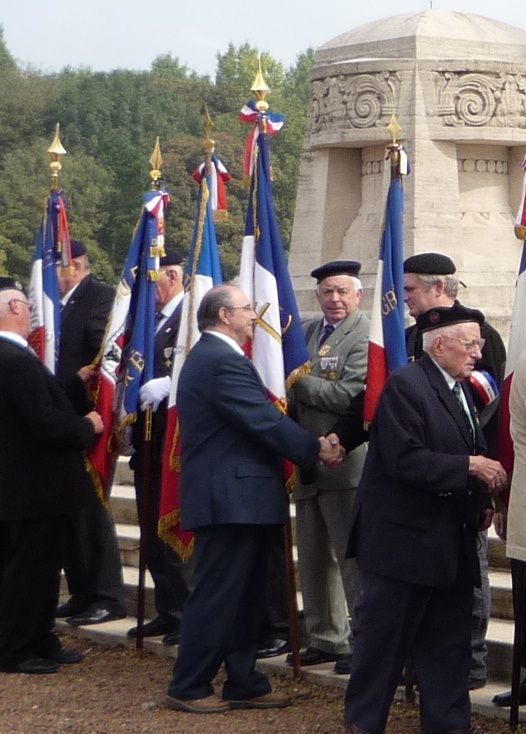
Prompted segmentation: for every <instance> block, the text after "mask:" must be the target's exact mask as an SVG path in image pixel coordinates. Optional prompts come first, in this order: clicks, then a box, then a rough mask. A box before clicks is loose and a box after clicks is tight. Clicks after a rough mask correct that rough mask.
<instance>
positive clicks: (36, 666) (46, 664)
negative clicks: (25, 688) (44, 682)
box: [11, 658, 60, 675]
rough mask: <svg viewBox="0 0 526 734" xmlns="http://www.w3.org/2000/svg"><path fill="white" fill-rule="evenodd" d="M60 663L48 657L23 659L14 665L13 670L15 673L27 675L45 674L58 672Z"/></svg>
mask: <svg viewBox="0 0 526 734" xmlns="http://www.w3.org/2000/svg"><path fill="white" fill-rule="evenodd" d="M59 668H60V665H59V664H58V663H57V662H55V661H53V660H48V659H47V658H46V659H45V658H28V659H27V660H21V661H20V662H19V663H16V664H15V665H13V667H12V668H11V670H12V671H13V672H14V673H25V674H26V675H45V674H46V673H56V672H57V670H58V669H59Z"/></svg>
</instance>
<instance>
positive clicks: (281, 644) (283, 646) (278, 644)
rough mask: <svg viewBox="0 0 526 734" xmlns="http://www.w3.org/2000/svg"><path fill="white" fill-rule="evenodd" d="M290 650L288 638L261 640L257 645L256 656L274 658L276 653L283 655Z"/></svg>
mask: <svg viewBox="0 0 526 734" xmlns="http://www.w3.org/2000/svg"><path fill="white" fill-rule="evenodd" d="M289 650H290V645H289V643H288V640H282V639H280V638H279V637H276V639H273V640H263V642H262V643H260V644H259V645H258V651H257V657H258V658H274V657H276V655H283V654H284V653H286V652H288V651H289Z"/></svg>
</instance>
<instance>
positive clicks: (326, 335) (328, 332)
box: [318, 324, 334, 347]
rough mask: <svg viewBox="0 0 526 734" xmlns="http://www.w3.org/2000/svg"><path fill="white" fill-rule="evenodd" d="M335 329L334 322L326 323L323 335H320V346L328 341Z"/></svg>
mask: <svg viewBox="0 0 526 734" xmlns="http://www.w3.org/2000/svg"><path fill="white" fill-rule="evenodd" d="M333 331H334V326H333V325H332V324H325V326H324V327H323V331H322V334H321V337H320V341H319V343H318V347H321V345H322V344H323V342H325V341H327V339H328V338H329V337H330V335H331V334H332V332H333Z"/></svg>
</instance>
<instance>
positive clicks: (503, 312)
mask: <svg viewBox="0 0 526 734" xmlns="http://www.w3.org/2000/svg"><path fill="white" fill-rule="evenodd" d="M525 69H526V32H525V31H522V30H520V29H518V28H514V27H512V26H508V25H506V24H503V23H499V22H497V21H493V20H489V19H487V18H482V17H480V16H474V15H466V14H463V13H457V12H436V11H426V12H422V13H418V14H414V15H402V16H395V17H393V18H386V19H383V20H381V21H378V22H375V23H370V24H368V25H366V26H363V27H361V28H358V29H356V30H354V31H351V32H349V33H345V34H343V35H342V36H339V37H338V38H336V39H334V40H333V41H330V42H329V43H327V44H326V45H325V46H322V47H321V48H320V49H318V51H317V53H316V57H315V66H314V70H313V73H312V82H311V112H310V128H309V134H308V135H307V138H306V146H305V150H304V154H303V158H302V161H301V168H300V179H299V186H298V196H297V203H296V212H295V219H294V228H293V233H292V243H291V252H290V260H289V262H290V270H291V273H292V276H293V280H294V286H295V288H296V292H297V294H298V302H299V306H300V310H301V311H302V312H303V313H304V314H306V315H307V314H309V313H311V312H312V311H316V304H315V300H314V298H313V281H312V279H311V278H310V277H309V273H310V271H311V270H312V269H313V268H314V267H316V266H318V265H319V264H320V263H322V262H324V261H327V260H332V259H340V258H341V259H347V258H348V259H357V260H360V261H361V262H362V280H363V283H364V286H365V299H364V306H365V308H368V307H369V306H370V303H371V299H372V292H371V291H372V288H373V286H374V279H375V273H376V266H377V260H378V252H379V244H380V237H381V231H382V221H383V216H384V210H385V199H386V194H387V187H388V184H389V166H388V165H386V164H385V145H386V144H387V143H388V142H390V137H389V134H388V132H387V130H386V125H387V124H388V123H389V120H390V118H391V114H392V113H393V112H395V113H396V115H397V118H398V122H399V124H400V127H401V129H402V132H401V136H402V140H403V142H404V145H405V148H406V150H407V153H408V155H409V159H410V161H411V167H412V172H411V174H410V175H409V176H407V177H406V178H405V179H404V186H405V215H404V239H405V256H406V257H407V256H409V255H411V254H413V253H417V252H425V251H430V250H434V251H437V252H442V253H444V254H447V255H449V256H450V257H452V258H453V260H454V261H455V263H456V265H457V269H458V271H459V275H460V278H461V279H462V280H463V281H464V282H466V283H467V284H468V286H469V287H468V288H467V289H465V290H464V289H462V293H461V294H460V295H461V300H462V301H463V302H464V303H466V304H467V305H471V306H477V307H479V308H481V309H482V310H484V311H485V313H486V314H487V316H488V318H489V320H490V321H491V322H492V323H493V324H494V325H495V326H496V327H497V328H499V329H500V330H501V332H502V334H503V335H504V336H506V335H507V330H508V327H509V319H510V316H511V308H512V304H513V296H514V283H515V279H516V275H517V268H518V264H519V258H520V253H521V248H522V244H521V242H519V241H518V240H517V239H516V238H515V236H514V233H513V222H514V217H515V211H516V209H517V207H518V204H519V199H520V195H521V189H522V175H523V172H522V169H521V167H520V163H521V161H522V159H523V157H524V154H525V153H526V72H525Z"/></svg>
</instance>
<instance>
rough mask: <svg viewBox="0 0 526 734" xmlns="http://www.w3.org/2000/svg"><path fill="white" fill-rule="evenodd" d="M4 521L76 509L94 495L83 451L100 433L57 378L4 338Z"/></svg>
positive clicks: (0, 487)
mask: <svg viewBox="0 0 526 734" xmlns="http://www.w3.org/2000/svg"><path fill="white" fill-rule="evenodd" d="M0 375H1V377H0V521H2V522H13V521H15V522H19V521H24V520H28V519H32V518H44V517H52V516H57V515H67V514H73V513H75V512H76V511H77V510H78V508H79V507H81V506H82V505H83V504H84V502H85V501H86V499H87V498H88V496H89V492H90V491H91V486H90V479H89V476H88V474H87V473H86V471H85V468H84V460H83V456H82V451H81V449H83V448H84V447H86V446H88V445H89V444H91V442H92V441H93V439H94V437H95V434H94V430H93V424H92V423H91V421H90V420H88V419H87V418H81V417H79V416H77V415H76V413H75V411H74V408H73V406H72V405H71V403H70V402H69V400H68V399H67V398H66V395H65V393H64V392H63V390H62V388H61V387H60V385H59V384H58V382H57V380H56V379H55V378H54V377H53V375H52V374H51V373H50V372H49V370H48V369H47V368H46V367H44V365H42V364H41V363H40V362H39V360H38V359H37V358H36V357H35V356H34V355H33V354H31V353H30V352H29V350H27V349H24V348H23V347H22V346H19V345H18V344H15V343H13V342H12V341H9V340H7V339H4V338H1V337H0Z"/></svg>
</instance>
